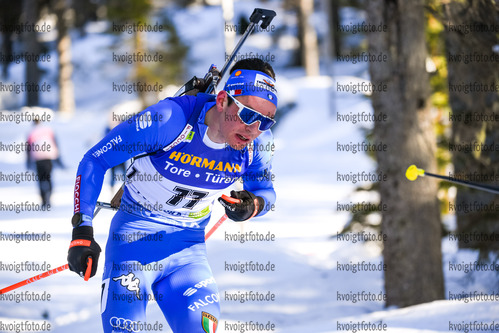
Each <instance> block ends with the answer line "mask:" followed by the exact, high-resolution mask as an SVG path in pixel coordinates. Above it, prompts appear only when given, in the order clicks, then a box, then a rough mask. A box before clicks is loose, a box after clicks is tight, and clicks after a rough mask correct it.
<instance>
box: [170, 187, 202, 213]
mask: <svg viewBox="0 0 499 333" xmlns="http://www.w3.org/2000/svg"><path fill="white" fill-rule="evenodd" d="M173 191H174V192H175V194H174V195H173V196H172V197H171V198H170V199H168V201H167V202H166V203H167V204H168V205H170V206H177V205H179V204H180V202H181V201H183V200H184V199H187V200H188V201H187V203H185V204H184V205H183V206H182V208H187V209H192V208H194V206H195V205H196V204H197V203H199V202H200V201H201V199H203V198H204V197H206V196H207V195H208V192H203V191H195V190H191V189H189V188H185V187H181V186H175V188H174V189H173Z"/></svg>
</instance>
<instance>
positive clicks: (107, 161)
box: [74, 99, 187, 225]
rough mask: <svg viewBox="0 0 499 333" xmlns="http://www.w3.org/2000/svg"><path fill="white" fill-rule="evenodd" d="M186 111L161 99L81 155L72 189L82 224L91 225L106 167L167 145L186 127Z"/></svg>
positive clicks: (117, 127) (171, 102)
mask: <svg viewBox="0 0 499 333" xmlns="http://www.w3.org/2000/svg"><path fill="white" fill-rule="evenodd" d="M184 105H185V104H184ZM186 106H187V105H186ZM186 112H187V111H184V110H183V109H182V108H181V107H180V106H179V104H177V103H176V102H173V101H171V100H169V99H165V100H162V101H160V102H159V103H157V104H155V105H153V106H150V107H148V108H147V109H145V110H144V111H142V112H141V113H139V114H137V115H135V116H134V117H132V118H130V119H129V120H126V121H124V122H122V123H121V124H119V125H118V126H116V127H115V128H114V129H113V130H111V131H110V132H109V133H108V134H107V135H106V136H105V137H104V138H103V139H102V140H101V141H100V142H99V143H97V144H96V145H95V146H94V147H92V148H91V149H90V150H89V151H88V152H87V153H86V154H85V155H84V156H83V159H82V160H81V162H80V164H79V166H78V171H77V173H76V183H75V190H74V212H75V213H77V212H81V213H82V214H83V215H84V221H85V222H84V223H83V224H82V225H91V218H92V216H93V212H94V208H95V204H96V202H97V198H98V197H99V194H100V191H101V188H102V183H103V180H104V174H105V173H106V170H107V169H109V168H111V167H113V166H116V165H119V164H121V163H123V162H125V161H126V160H128V159H130V158H132V157H134V156H137V155H139V154H142V153H149V152H154V151H156V150H158V149H161V148H162V147H164V146H166V145H168V144H170V143H171V142H172V141H173V140H174V139H175V138H176V137H177V135H178V134H179V133H180V132H181V131H182V129H183V128H184V127H185V125H186V123H187V120H186V119H187V117H186Z"/></svg>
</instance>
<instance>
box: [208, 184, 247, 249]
mask: <svg viewBox="0 0 499 333" xmlns="http://www.w3.org/2000/svg"><path fill="white" fill-rule="evenodd" d="M222 198H223V199H224V200H225V201H228V202H230V203H240V202H241V199H236V198H232V197H229V196H226V195H225V194H222ZM225 220H227V214H224V216H222V217H221V218H220V220H218V222H217V223H215V225H214V226H213V227H211V229H210V231H208V232H207V233H206V236H204V240H207V239H208V238H210V236H211V234H213V233H214V232H215V230H217V229H218V227H219V226H220V225H221V224H222V223H224V221H225Z"/></svg>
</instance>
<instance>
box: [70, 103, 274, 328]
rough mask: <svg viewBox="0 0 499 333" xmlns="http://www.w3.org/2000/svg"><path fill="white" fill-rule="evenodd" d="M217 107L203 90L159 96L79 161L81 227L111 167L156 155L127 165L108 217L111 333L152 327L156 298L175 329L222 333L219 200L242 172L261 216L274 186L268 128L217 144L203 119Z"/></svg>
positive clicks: (106, 320)
mask: <svg viewBox="0 0 499 333" xmlns="http://www.w3.org/2000/svg"><path fill="white" fill-rule="evenodd" d="M214 105H215V96H213V95H207V94H198V95H197V96H196V97H194V96H182V97H176V98H167V99H165V100H162V101H160V102H159V103H157V104H155V105H153V106H150V107H148V108H147V109H145V110H144V111H142V112H141V113H140V114H138V115H136V116H134V117H131V118H130V119H129V120H127V121H125V122H123V123H122V124H120V125H118V126H117V127H115V128H114V129H113V130H112V131H111V132H109V133H108V135H106V136H105V137H104V138H103V139H102V140H101V141H100V142H99V143H97V144H96V145H95V146H94V147H93V148H92V149H90V150H89V151H88V152H87V153H86V154H85V156H84V157H83V159H82V161H81V162H80V165H79V167H78V171H77V178H76V184H75V213H76V212H81V213H82V214H83V215H84V221H85V222H84V223H83V224H82V225H91V223H92V221H91V218H90V217H91V216H92V215H93V211H94V208H95V204H96V201H97V198H98V196H99V193H100V189H101V187H102V183H103V179H104V174H105V172H106V170H107V169H109V168H111V167H113V166H115V165H118V164H121V163H123V162H124V161H126V160H128V159H130V158H132V157H134V156H137V155H140V154H142V153H151V154H150V155H148V156H145V157H142V158H138V159H136V160H135V161H134V163H133V164H132V165H131V167H130V168H129V170H128V171H127V181H126V184H125V188H124V194H123V197H122V200H121V207H120V210H119V211H118V212H117V213H116V214H115V216H114V218H113V220H112V222H111V227H110V231H109V237H108V241H107V244H106V251H105V266H104V274H103V281H102V302H101V313H102V323H103V326H104V332H106V333H109V332H140V331H141V329H143V328H146V327H147V326H145V325H151V323H148V324H145V323H146V322H145V310H146V305H147V303H148V300H151V299H155V300H156V302H157V303H158V305H159V307H160V308H161V310H162V311H163V313H164V315H165V317H166V319H167V321H168V323H169V325H170V327H171V328H172V330H173V331H174V332H175V333H182V332H184V333H197V332H200V333H202V332H214V331H215V330H216V325H217V323H218V319H219V317H220V306H219V302H220V296H219V293H218V289H217V286H216V283H215V280H214V278H213V274H212V272H211V269H210V266H209V264H208V261H207V258H206V247H205V242H204V228H205V226H206V225H207V224H208V222H209V219H210V215H211V210H212V206H213V204H214V201H215V199H216V198H218V197H219V196H220V195H221V192H222V191H223V190H224V189H226V188H227V187H229V186H230V185H232V184H233V183H234V182H236V181H237V180H238V179H239V178H240V177H242V179H243V180H244V189H245V190H248V191H250V192H252V193H254V194H255V195H257V196H261V197H262V198H264V200H265V208H264V210H263V211H262V212H261V213H260V214H259V216H261V215H264V214H265V213H266V212H267V211H268V207H271V206H272V205H273V204H274V202H275V192H274V189H273V185H272V181H271V180H272V177H271V159H272V150H271V149H261V147H263V148H265V147H267V148H268V147H269V146H271V145H272V140H273V139H272V133H271V132H270V130H268V131H265V132H263V133H261V135H260V136H259V137H258V138H257V139H255V140H254V141H253V142H252V144H251V145H248V146H247V147H246V148H244V149H243V150H235V149H232V148H230V147H229V146H226V145H225V144H219V143H215V142H213V141H211V140H210V139H209V138H208V136H207V129H208V127H207V125H206V124H205V115H206V112H207V111H208V110H209V109H210V108H211V107H212V106H214ZM195 112H197V113H195ZM193 114H194V115H197V114H199V116H198V117H195V116H194V117H191V115H193ZM189 119H191V122H192V124H189ZM179 133H180V134H179ZM259 147H260V149H259ZM154 152H156V153H154ZM207 327H210V328H208V329H207Z"/></svg>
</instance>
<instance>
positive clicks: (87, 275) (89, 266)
mask: <svg viewBox="0 0 499 333" xmlns="http://www.w3.org/2000/svg"><path fill="white" fill-rule="evenodd" d="M68 268H69V265H68V264H66V265H62V266H60V267H57V268H54V269H52V270H50V271H47V272H45V273H42V274H38V275H35V276H33V277H31V278H29V279H26V280H24V281H21V282H18V283H15V284H13V285H11V286H8V287H5V288H3V289H2V290H0V295H1V294H5V293H8V292H9V291H11V290H14V289H17V288H19V287H22V286H25V285H27V284H30V283H32V282H35V281H38V280H41V279H43V278H46V277H49V276H51V275H53V274H55V273H59V272H62V271H65V270H66V269H68ZM91 271H92V257H88V261H87V270H86V272H85V276H84V277H83V279H84V280H85V281H88V279H89V278H90V272H91Z"/></svg>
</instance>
